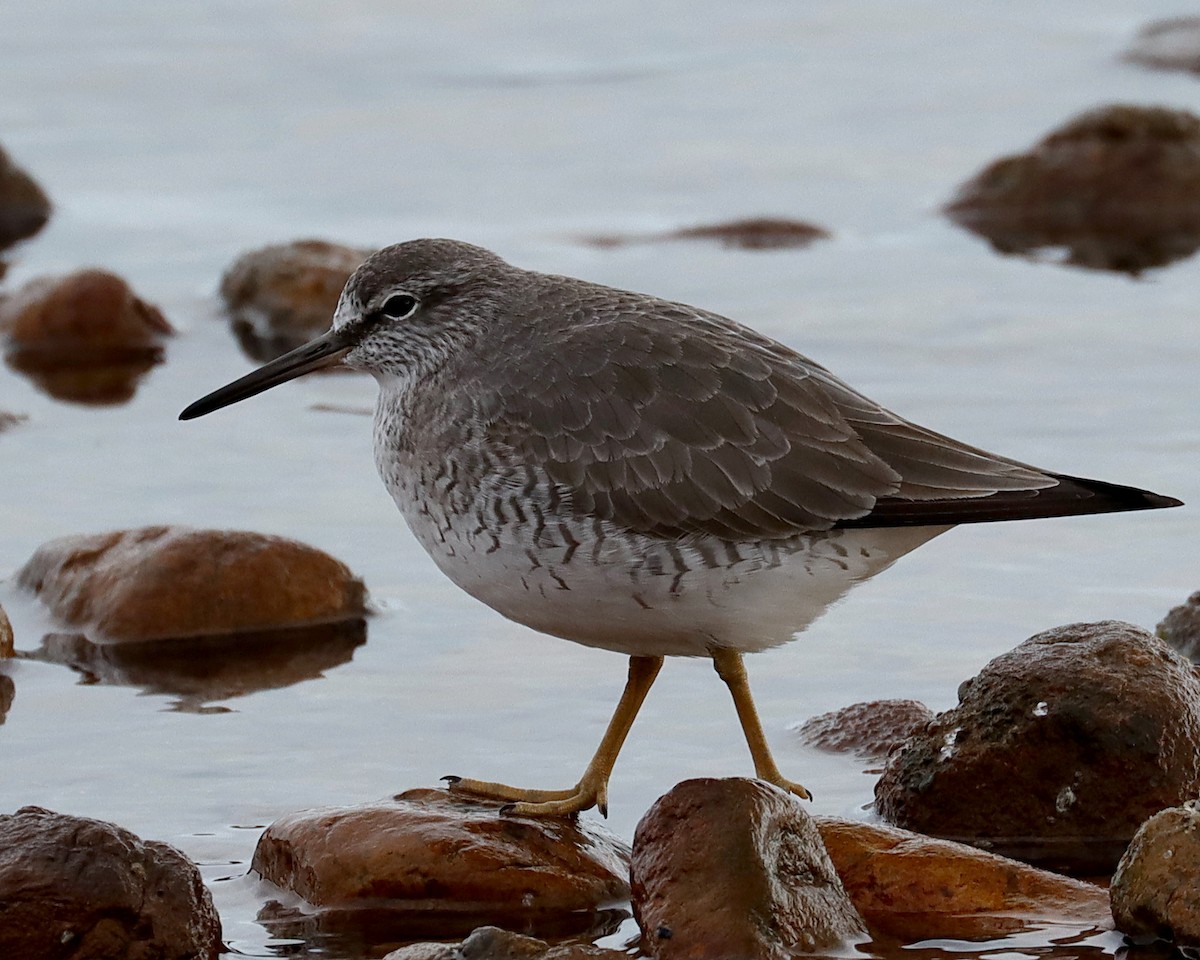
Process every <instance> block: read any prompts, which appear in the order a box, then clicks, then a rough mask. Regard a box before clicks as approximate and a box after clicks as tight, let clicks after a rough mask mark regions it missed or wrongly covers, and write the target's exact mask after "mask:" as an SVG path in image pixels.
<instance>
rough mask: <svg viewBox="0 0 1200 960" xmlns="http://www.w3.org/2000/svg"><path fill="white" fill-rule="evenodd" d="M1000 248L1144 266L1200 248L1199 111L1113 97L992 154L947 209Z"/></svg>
mask: <svg viewBox="0 0 1200 960" xmlns="http://www.w3.org/2000/svg"><path fill="white" fill-rule="evenodd" d="M945 212H946V214H947V215H948V216H949V217H950V219H952V220H953V221H954V222H955V223H957V224H958V225H959V226H962V227H965V228H966V229H968V230H970V231H972V232H974V233H976V234H978V235H980V236H982V237H983V238H985V239H986V240H987V241H988V242H989V243H991V245H992V247H993V248H995V249H996V250H997V251H998V252H999V253H1005V254H1023V255H1039V256H1047V255H1048V251H1057V250H1065V256H1064V258H1063V262H1065V263H1067V264H1070V265H1073V266H1080V267H1088V268H1092V269H1099V270H1115V271H1119V272H1124V273H1129V274H1132V275H1135V276H1136V275H1138V274H1140V273H1141V272H1143V271H1144V270H1147V269H1150V268H1152V267H1162V266H1165V265H1167V264H1169V263H1173V262H1174V261H1176V260H1181V259H1183V258H1184V257H1189V256H1191V255H1192V254H1193V253H1194V252H1195V251H1196V249H1197V247H1200V117H1196V116H1194V115H1193V114H1191V113H1188V112H1186V111H1183V110H1170V109H1167V108H1165V107H1142V106H1129V105H1120V104H1118V105H1114V106H1108V107H1101V108H1099V109H1096V110H1092V111H1089V112H1087V113H1084V114H1082V115H1080V116H1078V117H1076V118H1074V119H1073V120H1071V121H1070V122H1068V123H1067V124H1066V125H1065V126H1063V127H1061V128H1060V129H1058V130H1056V131H1054V132H1053V133H1051V134H1050V135H1049V136H1047V137H1046V138H1045V139H1043V140H1042V141H1041V142H1040V143H1038V144H1037V145H1035V146H1034V147H1033V149H1032V150H1030V151H1029V152H1028V153H1024V154H1020V155H1016V156H1009V157H1004V158H1002V159H1000V160H997V161H995V162H994V163H992V164H990V165H989V166H988V167H986V168H985V169H984V170H983V171H982V172H980V173H979V174H977V175H976V176H975V177H973V178H972V179H971V180H969V181H967V182H966V183H965V184H963V185H962V186H961V187H960V188H959V190H958V192H957V194H956V195H955V196H954V198H953V199H952V200H951V201H950V203H949V204H948V205H947V206H946V208H945Z"/></svg>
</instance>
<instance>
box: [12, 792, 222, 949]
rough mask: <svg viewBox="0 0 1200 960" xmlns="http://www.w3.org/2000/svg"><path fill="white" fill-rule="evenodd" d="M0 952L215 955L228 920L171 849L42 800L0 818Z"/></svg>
mask: <svg viewBox="0 0 1200 960" xmlns="http://www.w3.org/2000/svg"><path fill="white" fill-rule="evenodd" d="M0 904H3V909H0V956H3V957H13V958H16V957H20V958H21V960H68V958H71V960H91V958H101V957H102V958H104V960H217V956H218V954H219V953H220V952H221V923H220V920H219V919H218V917H217V911H216V909H215V908H214V907H213V902H212V897H211V896H210V895H209V893H208V890H206V889H205V887H204V884H203V883H202V882H201V879H200V871H199V870H197V869H196V866H195V864H193V863H191V861H189V860H188V859H187V858H186V857H185V856H184V855H183V854H182V853H180V852H179V851H178V850H176V849H175V848H174V847H170V846H168V845H167V844H165V843H159V842H156V841H153V840H141V839H139V838H138V837H136V836H135V835H134V834H132V833H130V832H129V831H128V830H125V829H123V828H122V827H118V826H117V825H115V824H112V823H105V822H104V821H101V820H90V819H87V818H85V817H72V816H68V815H67V814H62V813H54V812H52V811H50V810H45V809H43V808H41V807H22V808H21V809H20V810H18V811H17V812H16V813H13V814H5V815H2V816H0Z"/></svg>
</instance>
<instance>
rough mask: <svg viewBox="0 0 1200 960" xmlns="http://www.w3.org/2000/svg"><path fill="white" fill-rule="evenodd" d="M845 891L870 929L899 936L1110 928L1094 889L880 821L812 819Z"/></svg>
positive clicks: (971, 936)
mask: <svg viewBox="0 0 1200 960" xmlns="http://www.w3.org/2000/svg"><path fill="white" fill-rule="evenodd" d="M815 820H816V824H817V828H818V829H819V830H820V831H821V838H822V839H823V840H824V841H825V847H826V849H827V850H828V851H829V857H830V859H831V860H832V861H833V865H834V866H835V867H836V868H837V872H838V875H839V876H840V877H841V879H842V884H843V885H844V886H845V888H846V893H847V894H848V895H849V897H850V900H851V901H852V902H853V904H854V906H855V908H856V909H857V910H858V912H859V913H861V914H862V915H863V917H864V918H865V919H866V921H867V923H868V924H870V926H871V929H872V930H873V931H875V932H878V933H884V934H886V935H889V936H892V937H895V938H897V939H900V940H902V941H905V942H911V941H913V940H924V939H929V938H934V937H939V938H940V937H945V938H952V939H957V940H991V939H997V938H1000V937H1003V936H1007V935H1008V934H1011V933H1015V932H1018V931H1020V930H1025V929H1044V928H1045V927H1046V926H1047V925H1058V926H1071V927H1074V928H1075V929H1092V930H1098V929H1108V928H1110V927H1111V926H1112V918H1111V916H1110V915H1109V905H1108V894H1107V893H1106V892H1105V890H1104V889H1103V888H1101V887H1098V886H1096V885H1095V884H1092V883H1084V882H1082V881H1080V880H1072V879H1070V878H1069V877H1063V876H1060V875H1059V874H1056V873H1050V872H1049V871H1046V870H1039V869H1037V868H1036V867H1031V866H1029V865H1028V864H1025V863H1021V862H1019V861H1017V860H1009V859H1007V858H1005V857H1000V856H996V855H995V854H992V853H985V852H984V851H982V850H977V849H976V848H974V847H969V846H966V845H965V844H961V843H952V842H951V841H949V840H937V839H934V838H933V837H926V836H922V835H920V834H916V833H910V832H908V831H907V830H899V829H897V828H895V827H888V826H883V825H881V824H873V823H860V822H858V821H853V820H842V819H839V818H837V817H816V818H815Z"/></svg>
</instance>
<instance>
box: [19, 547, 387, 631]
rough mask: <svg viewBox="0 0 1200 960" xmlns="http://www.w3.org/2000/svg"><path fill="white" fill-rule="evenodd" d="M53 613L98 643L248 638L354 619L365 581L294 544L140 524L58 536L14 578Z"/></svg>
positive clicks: (360, 610)
mask: <svg viewBox="0 0 1200 960" xmlns="http://www.w3.org/2000/svg"><path fill="white" fill-rule="evenodd" d="M17 583H18V584H19V585H20V586H22V587H24V588H25V589H26V590H31V591H33V592H34V593H36V594H37V595H38V596H39V597H40V598H41V600H42V601H43V602H44V603H45V604H46V605H47V606H48V607H49V608H50V609H51V610H52V611H53V613H54V614H55V616H57V617H58V618H59V619H61V620H62V621H64V622H65V623H67V624H70V625H72V626H77V627H81V628H83V630H84V631H85V632H86V633H87V634H88V636H89V637H90V638H91V639H92V640H93V641H97V642H108V643H119V642H132V641H147V640H162V639H167V638H178V637H203V636H213V635H217V634H233V633H249V632H255V631H262V630H275V629H280V628H283V627H297V626H309V625H313V624H320V623H334V622H337V621H342V620H351V619H358V618H360V617H362V616H363V615H364V611H365V590H364V589H363V585H362V581H360V580H358V579H357V578H355V577H354V576H353V574H351V572H350V570H349V569H348V568H347V567H346V565H345V564H343V563H341V562H340V561H338V560H335V559H334V558H333V557H331V556H329V555H328V554H326V553H324V552H322V551H320V550H317V549H316V548H315V547H310V546H306V545H305V544H302V543H298V542H297V541H295V540H287V539H285V538H283V537H272V536H267V535H265V534H261V533H248V532H243V531H236V530H232V531H231V530H193V529H191V528H189V527H142V528H139V529H134V530H119V531H115V532H113V533H103V534H94V535H87V536H76V537H62V538H60V539H57V540H51V541H50V542H48V543H45V544H43V545H42V546H41V547H39V548H38V549H37V551H36V552H35V553H34V555H33V557H32V558H31V559H30V560H29V562H28V563H26V564H25V566H24V567H23V568H22V569H21V570H20V572H19V573H18V574H17Z"/></svg>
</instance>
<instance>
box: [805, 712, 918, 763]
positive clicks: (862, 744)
mask: <svg viewBox="0 0 1200 960" xmlns="http://www.w3.org/2000/svg"><path fill="white" fill-rule="evenodd" d="M932 719H933V711H932V710H930V709H929V708H928V707H927V706H925V704H923V703H918V702H917V701H916V700H872V701H869V702H867V703H854V704H851V705H850V706H848V707H842V708H841V709H840V710H834V711H832V712H830V713H822V714H821V715H820V716H816V717H810V718H809V719H808V720H805V721H804V723H802V724H800V725H799V726H797V727H796V728H795V731H796V733H797V734H799V736H800V739H801V740H802V741H803V742H804V743H806V744H807V745H808V746H810V747H816V748H817V749H818V750H827V751H829V752H830V753H852V754H854V755H855V756H858V757H862V758H864V759H872V760H873V759H878V758H880V757H886V756H887V755H888V753H889V752H890V751H891V750H892V748H893V747H895V746H896V745H898V744H900V743H902V742H903V741H904V740H905V739H907V738H908V737H909V736H910V735H911V734H913V733H915V732H916V730H917V729H918V728H920V727H921V726H922V725H923V724H925V723H926V722H928V721H929V720H932Z"/></svg>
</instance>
